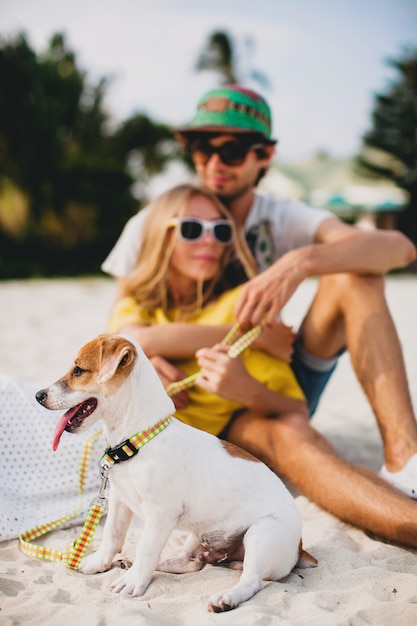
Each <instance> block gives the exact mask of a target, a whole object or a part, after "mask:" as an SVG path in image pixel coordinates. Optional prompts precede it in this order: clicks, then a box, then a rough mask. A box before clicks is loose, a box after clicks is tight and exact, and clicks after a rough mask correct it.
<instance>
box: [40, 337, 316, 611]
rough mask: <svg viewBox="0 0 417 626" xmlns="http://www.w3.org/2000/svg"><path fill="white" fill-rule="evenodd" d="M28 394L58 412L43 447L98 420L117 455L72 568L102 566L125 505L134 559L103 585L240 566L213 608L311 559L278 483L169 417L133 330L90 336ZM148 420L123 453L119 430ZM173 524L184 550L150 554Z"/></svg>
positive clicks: (136, 590)
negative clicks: (89, 541)
mask: <svg viewBox="0 0 417 626" xmlns="http://www.w3.org/2000/svg"><path fill="white" fill-rule="evenodd" d="M36 399H37V400H38V402H39V403H40V404H42V405H43V406H44V407H46V408H47V409H62V410H66V413H65V414H64V415H63V416H62V417H61V418H60V419H59V421H58V423H57V426H56V429H55V433H54V437H53V445H52V447H53V449H54V450H56V449H57V447H58V445H59V440H60V437H61V435H62V433H63V432H64V430H66V431H68V432H70V433H81V432H84V431H85V430H87V429H88V428H90V426H92V424H94V423H95V422H97V421H98V420H99V419H102V420H103V428H104V433H105V436H106V439H107V441H108V443H109V446H110V447H111V448H110V449H108V450H107V451H106V453H109V455H111V454H113V457H114V458H115V459H116V461H115V462H114V464H113V465H111V469H110V471H109V480H110V485H111V489H110V497H109V510H108V515H107V519H106V522H105V525H104V530H103V540H102V542H101V545H100V547H99V549H98V550H97V551H96V552H94V553H92V554H91V555H89V556H87V557H85V558H84V559H83V560H82V561H81V564H80V567H79V571H80V572H82V573H84V574H95V573H97V572H104V571H106V570H108V569H110V567H111V565H112V560H113V558H114V557H115V555H116V554H117V553H119V552H120V551H121V550H122V547H123V543H124V539H125V535H126V532H127V529H128V526H129V523H130V521H131V518H132V515H133V514H137V515H138V516H139V517H140V518H141V519H142V520H143V523H144V526H143V532H142V534H141V536H140V539H139V541H138V544H137V547H136V557H135V559H134V562H133V565H132V566H131V567H130V568H129V569H127V570H125V572H124V573H123V574H122V575H121V576H120V577H119V578H118V579H117V580H116V581H115V582H114V583H113V584H112V585H111V588H112V590H113V591H114V592H116V593H119V592H122V593H126V594H129V595H132V596H141V595H143V594H144V593H145V591H146V589H147V587H148V586H149V584H150V582H151V577H152V574H153V572H154V571H155V570H158V571H161V572H171V573H185V572H195V571H198V570H200V569H201V568H202V567H203V566H204V565H205V564H206V563H210V564H226V565H228V566H229V567H232V568H234V569H240V570H242V574H241V576H240V580H239V581H238V583H237V584H236V585H235V586H234V587H232V588H231V589H227V590H225V591H222V592H220V593H216V594H214V595H212V596H211V597H210V598H209V600H208V607H207V608H208V610H209V611H212V612H221V611H226V610H230V609H233V608H235V607H237V606H238V605H239V604H240V603H241V602H244V601H246V600H248V599H250V598H251V597H252V596H253V595H254V594H255V593H257V592H258V591H260V590H261V589H262V588H263V580H275V581H277V580H280V579H282V578H284V577H286V576H287V575H288V574H289V573H290V572H291V571H292V569H293V568H294V567H295V566H299V567H314V566H315V565H316V564H317V561H316V559H315V558H314V557H312V556H311V555H310V554H308V553H307V552H305V551H303V550H302V543H301V518H300V515H299V513H298V510H297V508H296V505H295V501H294V499H293V497H292V495H291V494H290V493H289V491H288V490H287V488H286V487H285V486H284V484H283V483H282V481H281V480H280V479H279V478H278V477H277V476H276V475H275V474H274V473H273V472H272V471H271V470H270V469H269V468H268V467H267V466H266V465H264V464H263V463H262V462H260V461H259V460H258V459H256V458H255V457H253V456H251V455H249V454H248V453H246V452H244V451H243V450H241V449H240V448H238V447H236V446H234V445H232V444H230V443H228V442H226V441H222V440H220V439H218V438H217V437H215V436H213V435H210V434H208V433H205V432H203V431H201V430H198V429H196V428H192V427H191V426H188V425H186V424H183V423H182V422H180V421H179V420H177V419H175V418H173V417H172V419H170V416H172V414H173V413H174V411H175V406H174V404H173V402H172V400H171V398H170V397H169V396H168V395H167V393H166V392H165V389H164V387H163V385H162V383H161V381H160V380H159V378H158V376H157V374H156V372H155V370H154V368H153V366H152V365H151V363H150V361H149V360H148V358H147V357H146V356H145V354H144V352H143V351H142V349H141V348H140V346H139V345H138V344H137V343H136V342H135V341H134V340H133V339H131V338H129V337H127V336H123V335H114V334H104V335H100V336H98V337H97V338H95V339H93V340H92V341H90V342H89V343H87V344H86V345H85V346H84V347H83V348H81V350H80V351H79V352H78V354H77V356H76V358H75V361H74V363H73V365H72V366H71V368H70V370H69V372H68V373H67V374H65V376H63V377H62V378H61V379H59V380H58V381H57V382H56V383H54V384H53V385H51V386H50V387H48V388H46V389H42V390H40V391H38V392H37V394H36ZM156 423H158V424H163V425H164V427H163V428H162V429H161V431H160V432H159V433H158V434H157V435H155V436H154V438H153V439H152V440H150V441H149V442H148V443H146V445H144V446H143V447H141V448H140V451H139V453H138V454H136V453H135V454H133V447H132V445H131V444H129V443H127V442H128V440H129V439H131V438H132V436H133V435H135V434H137V433H141V434H143V433H145V435H147V434H148V433H149V430H151V429H152V427H153V426H154V425H155V424H156ZM120 444H122V446H124V448H123V449H124V450H125V452H123V453H122V452H121V451H120V450H121V445H120ZM115 451H116V452H115ZM126 451H127V454H126ZM128 454H130V456H128ZM118 455H119V457H120V456H121V457H122V459H120V458H118ZM113 457H106V458H113ZM118 461H120V462H118ZM174 529H179V530H182V531H184V530H186V531H189V535H187V539H186V541H185V543H184V546H183V549H182V551H181V553H180V554H179V555H178V556H177V557H174V558H171V559H168V560H166V561H164V562H162V563H159V564H158V561H159V557H160V554H161V551H162V549H163V547H164V545H165V543H166V542H167V540H168V538H169V536H170V534H171V532H172V531H173V530H174Z"/></svg>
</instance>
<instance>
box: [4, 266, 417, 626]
mask: <svg viewBox="0 0 417 626" xmlns="http://www.w3.org/2000/svg"><path fill="white" fill-rule="evenodd" d="M315 287H316V282H315V281H314V280H309V281H306V282H305V284H304V285H302V286H301V288H300V289H299V290H298V291H297V293H296V294H295V295H294V297H293V298H292V300H291V302H290V303H289V305H288V306H287V307H286V309H285V312H284V320H285V321H286V322H287V323H291V324H294V325H295V326H297V325H298V323H299V322H300V320H301V319H302V317H303V314H304V312H305V311H306V308H307V306H308V302H309V301H310V299H311V297H312V294H313V293H314V290H315ZM113 289H114V286H113V283H112V282H111V281H109V280H107V279H104V278H94V279H67V280H33V281H12V282H4V283H0V302H1V307H0V350H1V357H2V358H1V368H0V369H1V372H2V373H4V374H7V375H9V376H12V377H17V378H23V379H27V380H29V381H33V383H35V384H36V385H38V386H46V385H48V384H50V383H51V382H53V381H54V380H56V379H57V378H58V377H60V376H61V375H62V374H63V373H64V372H65V371H66V370H67V369H68V366H69V365H70V363H71V361H72V359H73V357H74V355H75V353H76V351H77V350H78V348H80V347H81V346H82V345H83V344H84V343H85V342H86V341H87V340H89V339H91V338H92V337H94V336H95V335H97V334H99V333H101V332H103V331H104V330H105V326H106V319H107V315H108V312H109V310H110V306H111V302H112V298H113ZM387 297H388V302H389V305H390V308H391V311H392V314H393V317H394V320H395V322H396V324H397V327H398V331H399V335H400V340H401V344H402V346H403V349H404V356H405V361H406V367H407V372H408V376H409V380H410V385H411V393H412V398H413V402H414V406H415V407H417V358H416V357H417V354H416V345H417V277H416V276H403V275H400V276H392V277H389V278H388V279H387ZM313 419H314V425H315V426H316V427H317V429H319V430H320V431H321V432H323V433H325V435H326V436H327V437H328V438H329V440H330V441H331V442H332V443H333V445H334V446H335V447H336V448H337V449H338V450H339V451H340V453H341V454H343V455H344V456H345V457H346V458H347V459H349V460H351V461H353V462H355V463H359V464H361V465H364V466H366V467H368V468H370V469H372V470H375V471H377V470H378V468H379V467H380V466H381V463H382V448H381V443H380V437H379V433H378V429H377V426H376V424H375V420H374V418H373V415H372V412H371V410H370V408H369V407H368V405H367V402H366V400H365V398H364V396H363V393H362V391H361V390H360V388H359V386H358V384H357V382H356V380H355V378H354V375H353V373H352V369H351V366H350V362H349V357H348V356H347V355H344V356H343V357H342V358H341V359H340V363H339V365H338V367H337V370H336V372H335V374H334V375H333V377H332V380H331V381H330V383H329V385H328V388H327V390H326V392H325V394H324V396H323V399H322V401H321V403H320V405H319V408H318V411H317V413H316V415H315V417H314V418H313ZM34 427H35V428H36V425H34ZM68 437H69V435H68ZM51 439H52V431H51ZM74 439H76V438H74ZM59 452H60V451H59V450H58V452H57V453H56V454H58V455H59ZM74 480H75V478H74ZM296 502H297V505H298V507H299V510H300V512H301V514H302V517H303V522H304V526H303V543H304V547H305V548H306V549H307V550H308V551H309V552H311V553H312V554H314V556H315V557H316V558H317V559H318V561H319V564H318V567H317V568H315V569H307V570H300V569H297V570H295V571H294V572H293V573H291V574H290V576H288V577H287V578H286V579H285V580H284V581H281V582H269V583H266V584H265V588H264V589H263V590H262V591H261V592H260V593H258V594H256V595H255V596H254V597H253V598H252V599H251V600H249V601H248V602H245V603H244V604H243V605H241V606H240V607H239V608H238V609H236V610H234V611H231V612H228V613H224V614H211V613H208V612H207V611H206V604H207V598H208V596H209V595H210V594H212V593H214V592H216V591H219V590H222V589H224V588H227V587H230V586H232V585H233V584H234V583H235V582H236V581H237V579H238V576H239V572H236V571H232V570H228V569H226V568H221V567H211V566H207V567H205V568H204V569H203V570H201V571H200V572H197V573H194V574H186V575H171V574H161V573H155V575H154V579H153V581H152V583H151V585H150V586H149V588H148V590H147V591H146V594H145V595H144V596H143V597H141V598H129V597H125V596H122V595H116V594H112V593H111V592H110V591H109V589H108V587H109V584H110V582H111V581H113V580H114V579H115V578H116V577H117V576H118V575H119V573H120V570H119V569H117V568H115V569H112V570H110V571H109V572H106V573H103V574H98V575H95V576H88V577H87V576H83V575H82V574H78V573H77V572H74V571H72V570H69V569H67V568H66V567H65V566H64V565H63V564H62V563H52V562H48V561H43V560H39V559H36V558H33V557H27V556H25V555H24V554H22V553H21V552H20V551H19V547H18V542H17V540H15V539H12V540H9V541H3V542H1V543H0V624H2V625H4V626H6V625H7V626H12V625H13V626H16V625H20V624H22V625H23V624H25V625H38V624H39V625H41V624H42V625H51V626H57V625H60V626H66V625H71V626H72V625H73V624H77V625H78V626H110V625H113V624H116V623H117V624H118V623H123V624H128V623H129V624H135V626H136V625H138V626H142V625H146V626H148V625H149V626H178V625H184V626H206V625H210V626H211V625H215V624H221V625H222V626H223V625H226V626H232V625H233V626H236V624H239V626H254V625H256V626H267V625H275V624H280V625H292V626H295V625H297V626H298V625H300V626H305V625H307V624H308V625H309V626H325V625H331V626H336V625H348V624H349V625H354V626H359V625H365V624H372V625H375V626H382V625H387V626H388V625H389V626H393V625H395V626H402V625H404V626H406V625H407V626H411V625H412V624H417V576H416V574H417V552H416V551H412V550H405V549H402V548H400V547H396V546H392V545H388V544H385V543H382V542H380V541H376V540H374V539H371V538H370V537H368V536H367V535H366V534H365V533H363V532H361V531H359V530H357V529H355V528H352V527H350V526H348V525H346V524H343V523H342V522H340V521H339V520H337V519H335V518H334V517H332V516H331V515H329V514H327V513H325V512H324V511H322V510H321V509H319V508H318V507H317V506H315V505H314V504H313V503H311V502H310V501H308V500H307V499H306V498H305V497H303V496H297V497H296ZM416 513H417V504H416ZM34 521H35V522H36V523H38V522H37V520H34ZM79 530H80V527H74V528H69V529H66V530H57V531H54V532H53V533H51V534H50V535H49V536H48V537H47V538H46V539H45V540H44V539H43V538H41V539H40V540H39V541H38V542H39V543H41V544H48V545H51V546H54V547H56V548H58V549H63V548H64V547H66V546H67V545H68V544H69V543H71V541H72V540H73V539H74V538H75V537H76V536H77V533H78V532H79ZM138 531H139V528H138V526H137V525H136V526H135V527H134V528H133V529H132V531H131V532H130V533H129V540H128V543H127V550H125V552H126V553H130V554H132V551H131V548H132V546H133V543H132V542H133V540H134V538H135V536H136V535H137V533H138ZM101 532H102V527H101V526H100V527H99V529H98V531H97V533H96V537H95V540H94V542H95V544H97V543H98V541H99V539H100V535H101ZM181 539H182V537H181V536H180V535H179V534H177V533H174V534H173V536H172V537H171V539H170V541H169V544H168V546H167V547H166V549H165V552H166V553H167V554H168V553H170V552H172V551H174V550H175V549H176V548H177V547H178V545H179V544H180V541H181Z"/></svg>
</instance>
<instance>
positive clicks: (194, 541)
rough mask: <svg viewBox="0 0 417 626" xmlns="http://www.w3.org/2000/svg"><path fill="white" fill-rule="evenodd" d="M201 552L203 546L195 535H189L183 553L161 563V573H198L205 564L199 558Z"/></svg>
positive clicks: (159, 566) (159, 569)
mask: <svg viewBox="0 0 417 626" xmlns="http://www.w3.org/2000/svg"><path fill="white" fill-rule="evenodd" d="M200 550H201V545H200V542H199V540H198V538H197V537H196V535H194V533H189V535H188V536H187V538H186V540H185V542H184V545H183V547H182V550H181V552H180V553H179V554H178V555H177V556H175V557H172V558H171V559H166V560H165V561H162V563H159V565H158V568H157V569H158V571H159V572H168V573H170V574H189V573H191V572H198V570H200V569H201V568H202V567H203V565H204V563H203V561H200V559H199V558H197V554H198V553H199V552H200Z"/></svg>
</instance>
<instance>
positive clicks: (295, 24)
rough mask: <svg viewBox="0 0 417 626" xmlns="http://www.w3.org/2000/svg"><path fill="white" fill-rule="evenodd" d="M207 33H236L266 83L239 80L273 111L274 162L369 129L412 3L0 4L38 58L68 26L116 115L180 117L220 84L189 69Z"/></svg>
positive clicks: (83, 64)
mask: <svg viewBox="0 0 417 626" xmlns="http://www.w3.org/2000/svg"><path fill="white" fill-rule="evenodd" d="M215 30H224V31H226V32H228V33H229V35H230V36H231V37H232V39H233V41H234V42H235V44H236V49H237V50H238V51H239V52H240V62H239V63H240V67H241V70H242V72H245V69H246V70H248V69H249V70H250V69H252V70H260V71H262V72H263V73H264V74H266V76H267V77H268V79H269V81H270V87H269V88H268V89H266V88H263V87H261V86H259V85H258V84H256V83H255V82H251V81H250V80H246V84H247V85H248V86H251V87H252V88H255V89H257V90H258V91H259V92H260V93H262V95H264V96H265V97H266V99H267V100H268V102H269V104H270V106H271V110H272V115H273V136H274V137H275V138H277V139H278V140H279V144H278V158H279V160H282V161H285V162H292V161H299V160H303V159H307V158H309V157H310V156H312V155H313V154H314V153H316V152H317V151H318V150H325V151H327V152H329V153H330V154H332V155H334V156H335V157H339V156H340V157H343V156H351V155H353V154H355V153H356V152H357V151H358V150H359V148H360V145H361V137H362V135H363V134H364V133H365V132H366V131H367V130H368V129H369V128H370V124H371V112H372V109H373V106H374V97H375V94H376V93H381V92H384V90H386V88H387V86H388V85H389V84H390V81H392V80H393V79H395V78H396V77H397V76H398V75H397V74H396V72H395V71H394V70H393V69H392V68H391V67H390V66H389V65H388V64H387V60H388V59H398V58H399V57H400V56H401V54H402V51H403V50H404V48H405V47H406V46H413V47H414V48H417V2H416V1H415V0H250V1H249V0H210V2H206V3H204V2H202V1H201V0H117V1H115V0H100V1H99V0H71V1H68V0H0V36H1V37H2V38H3V39H4V38H9V37H11V36H14V35H16V34H17V33H18V32H21V31H23V32H25V33H26V36H27V38H28V41H29V44H30V45H31V46H32V47H33V48H34V50H36V52H38V53H41V52H43V51H45V50H46V48H47V45H48V41H49V39H50V37H51V36H52V34H54V33H56V32H64V33H65V34H66V40H67V45H68V47H69V48H70V49H72V50H73V51H74V52H75V54H76V58H77V62H78V66H79V67H80V68H81V69H83V70H85V71H86V72H87V76H88V78H89V80H90V81H91V82H95V81H97V80H98V79H99V78H100V77H102V76H107V77H109V78H110V79H111V81H110V85H109V88H108V90H107V97H106V106H107V108H108V112H109V113H110V114H111V116H112V118H114V119H115V120H116V121H118V120H124V119H127V118H128V117H129V116H131V115H132V114H134V113H136V112H141V113H146V114H148V115H149V116H150V117H151V118H152V119H154V120H155V121H160V122H165V123H168V124H170V125H172V126H173V127H176V126H181V125H182V124H185V123H187V122H188V121H189V120H190V119H191V118H192V116H193V113H194V109H195V105H196V102H197V100H198V99H199V97H200V96H201V95H202V94H203V93H204V92H205V91H207V90H208V89H210V88H212V87H216V86H217V84H218V83H217V81H218V77H217V76H216V75H215V74H214V73H212V72H196V71H195V69H194V66H195V63H196V59H197V58H198V56H199V53H200V52H201V50H202V48H203V47H204V44H205V42H206V41H207V39H208V36H209V35H210V34H211V33H212V32H213V31H215ZM248 40H251V41H252V46H251V47H250V50H251V53H250V54H249V53H248V46H247V45H245V42H246V41H248ZM247 75H248V72H247V71H246V76H247Z"/></svg>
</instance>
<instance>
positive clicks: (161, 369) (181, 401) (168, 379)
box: [149, 356, 188, 409]
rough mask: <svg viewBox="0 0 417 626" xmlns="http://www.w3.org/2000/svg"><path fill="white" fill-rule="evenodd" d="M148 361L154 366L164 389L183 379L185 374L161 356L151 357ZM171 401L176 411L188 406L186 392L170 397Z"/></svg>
mask: <svg viewBox="0 0 417 626" xmlns="http://www.w3.org/2000/svg"><path fill="white" fill-rule="evenodd" d="M149 360H150V362H151V363H152V365H153V366H154V368H155V370H156V373H157V374H158V376H159V378H160V379H161V382H162V384H163V386H164V387H165V389H166V388H167V387H168V385H169V384H170V383H176V382H177V381H179V380H182V379H183V378H185V374H184V372H183V371H182V370H180V369H179V368H178V367H175V365H172V363H170V362H169V361H167V360H166V359H164V358H163V357H162V356H153V357H151V358H150V359H149ZM172 401H173V402H174V404H175V407H176V408H177V409H185V407H186V406H187V405H188V393H187V391H185V390H184V391H179V392H178V393H176V394H175V396H172Z"/></svg>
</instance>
